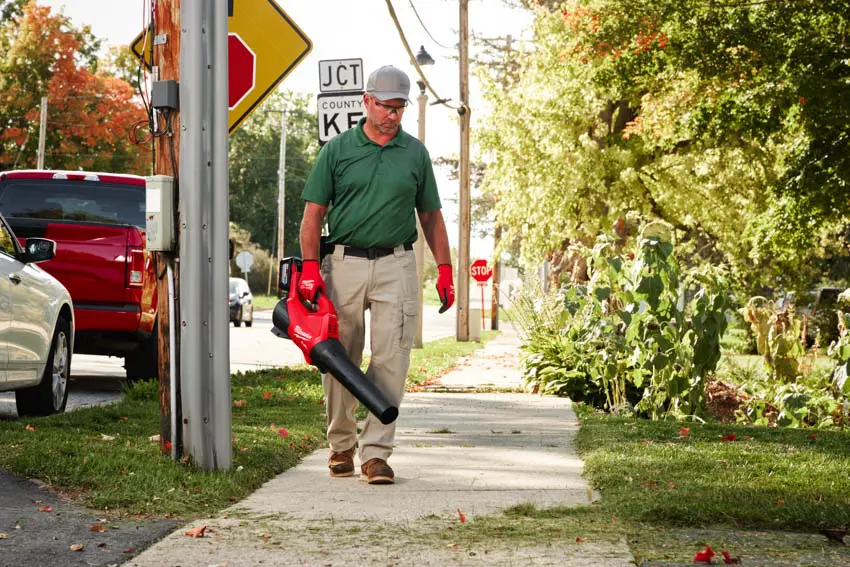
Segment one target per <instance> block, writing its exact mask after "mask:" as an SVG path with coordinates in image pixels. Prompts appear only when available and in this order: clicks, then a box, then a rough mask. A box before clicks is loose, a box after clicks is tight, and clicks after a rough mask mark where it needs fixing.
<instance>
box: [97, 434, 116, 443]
mask: <svg viewBox="0 0 850 567" xmlns="http://www.w3.org/2000/svg"><path fill="white" fill-rule="evenodd" d="M100 440H101V441H114V440H115V436H114V435H107V434H106V433H101V434H100Z"/></svg>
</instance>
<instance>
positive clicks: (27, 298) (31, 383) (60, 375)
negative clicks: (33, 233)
mask: <svg viewBox="0 0 850 567" xmlns="http://www.w3.org/2000/svg"><path fill="white" fill-rule="evenodd" d="M55 254H56V243H55V242H53V241H52V240H47V239H46V238H27V239H26V243H25V245H24V246H23V247H22V246H21V244H20V243H19V242H18V239H17V238H16V237H15V233H14V232H12V229H11V228H10V227H9V225H8V224H7V223H6V219H5V218H3V216H2V215H0V391H8V390H14V391H15V401H16V403H17V407H18V415H19V416H33V415H50V414H53V413H59V412H62V411H65V404H66V403H67V402H68V378H69V376H70V372H71V352H73V340H74V305H73V303H72V302H71V296H70V295H69V294H68V290H67V289H65V286H63V285H62V284H61V283H59V281H58V280H56V278H54V277H53V276H51V275H50V274H48V273H47V272H45V271H44V270H42V269H41V268H39V267H38V266H36V265H35V264H36V262H44V261H46V260H50V259H51V258H53V256H54V255H55Z"/></svg>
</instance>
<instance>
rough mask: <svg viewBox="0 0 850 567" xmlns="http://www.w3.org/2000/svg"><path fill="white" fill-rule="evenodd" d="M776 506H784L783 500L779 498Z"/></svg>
mask: <svg viewBox="0 0 850 567" xmlns="http://www.w3.org/2000/svg"><path fill="white" fill-rule="evenodd" d="M776 505H777V506H785V499H784V498H779V499H778V500H777V501H776Z"/></svg>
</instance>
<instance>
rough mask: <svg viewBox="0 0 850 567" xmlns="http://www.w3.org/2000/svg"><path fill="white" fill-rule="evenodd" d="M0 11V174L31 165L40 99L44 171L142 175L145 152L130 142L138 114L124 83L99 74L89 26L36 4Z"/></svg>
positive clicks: (129, 88) (95, 45)
mask: <svg viewBox="0 0 850 567" xmlns="http://www.w3.org/2000/svg"><path fill="white" fill-rule="evenodd" d="M2 6H4V7H5V8H6V9H3V10H0V18H2V19H0V170H7V169H20V168H28V167H35V166H36V163H37V158H38V137H39V118H40V105H41V98H42V97H44V96H46V97H47V99H48V118H47V128H46V138H45V142H46V143H45V167H47V168H49V169H73V170H75V169H85V170H96V171H110V172H120V173H140V174H143V173H147V172H148V171H149V165H148V164H149V162H150V154H149V153H148V151H147V148H146V147H143V146H140V145H138V144H137V143H135V142H134V141H133V140H131V137H130V133H131V132H132V130H133V127H134V125H135V124H138V123H139V122H143V121H145V111H144V109H143V107H142V104H141V103H140V102H139V101H138V100H137V99H136V98H135V97H134V92H133V87H132V86H131V85H130V84H129V83H127V82H126V81H125V80H123V79H121V78H118V77H115V76H113V75H111V74H110V73H108V72H105V71H103V70H99V68H98V59H97V52H98V49H99V47H100V42H99V41H98V40H96V39H95V38H94V36H92V34H91V32H90V30H89V29H88V27H83V28H75V27H74V26H73V25H72V24H71V22H70V20H69V19H68V18H67V17H65V16H64V15H61V14H54V13H52V12H51V10H50V8H47V7H44V6H39V5H38V4H37V3H36V2H35V1H30V2H27V3H23V2H17V1H13V2H6V3H3V5H2ZM15 7H17V8H18V9H13V8H15Z"/></svg>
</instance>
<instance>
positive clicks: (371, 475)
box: [360, 459, 395, 484]
mask: <svg viewBox="0 0 850 567" xmlns="http://www.w3.org/2000/svg"><path fill="white" fill-rule="evenodd" d="M360 480H365V481H366V482H368V483H369V484H393V483H394V482H395V473H393V469H391V468H390V466H389V465H388V464H387V462H386V461H385V460H383V459H369V460H368V461H366V462H365V463H363V464H362V465H361V466H360Z"/></svg>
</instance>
